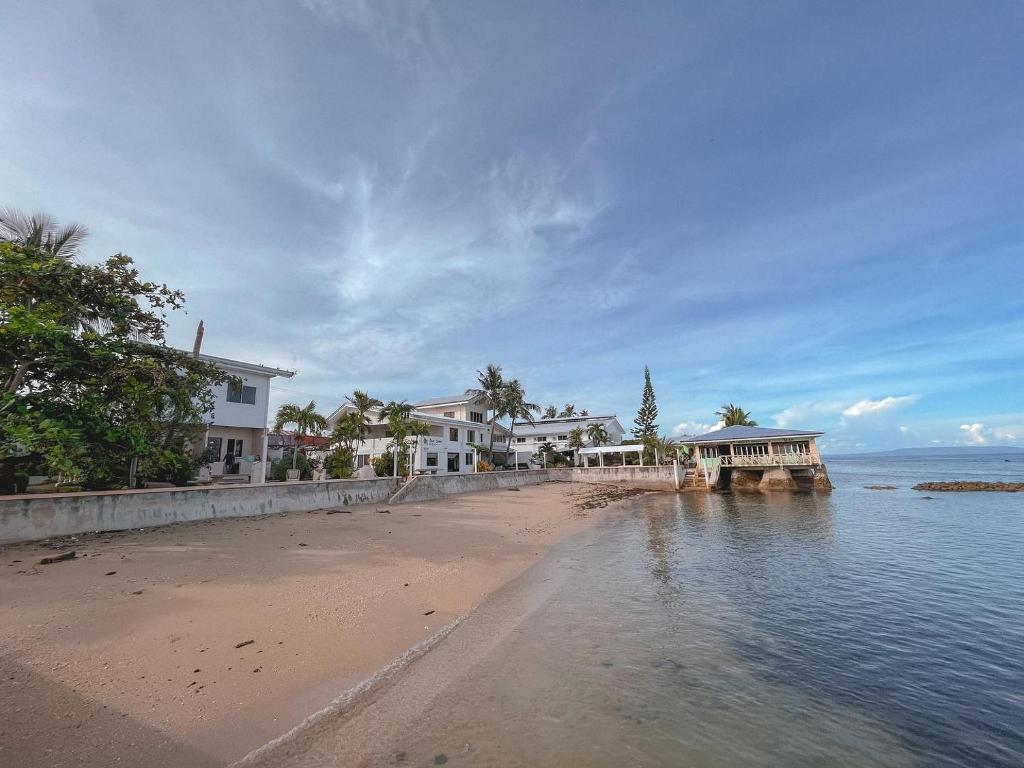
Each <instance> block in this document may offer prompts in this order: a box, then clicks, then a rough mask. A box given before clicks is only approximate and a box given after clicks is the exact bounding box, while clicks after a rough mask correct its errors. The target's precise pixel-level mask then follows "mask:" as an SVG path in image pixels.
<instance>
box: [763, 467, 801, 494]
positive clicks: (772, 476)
mask: <svg viewBox="0 0 1024 768" xmlns="http://www.w3.org/2000/svg"><path fill="white" fill-rule="evenodd" d="M758 487H759V488H760V489H761V490H762V491H795V490H796V481H795V480H793V476H792V475H791V474H790V473H789V470H788V469H787V468H786V467H769V468H768V469H766V470H765V471H764V474H763V475H761V482H760V484H759V485H758Z"/></svg>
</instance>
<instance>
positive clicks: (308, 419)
mask: <svg viewBox="0 0 1024 768" xmlns="http://www.w3.org/2000/svg"><path fill="white" fill-rule="evenodd" d="M286 424H294V425H295V430H294V431H293V432H292V434H293V435H295V438H296V439H295V443H296V445H295V449H294V450H293V451H292V469H295V468H296V466H297V464H298V460H299V446H298V442H299V440H298V438H299V437H301V436H304V435H309V434H316V435H319V434H320V433H321V432H323V431H324V430H325V429H327V419H325V418H324V417H323V416H321V415H320V414H319V413H317V411H316V402H315V401H313V400H310V401H309V405H307V406H306V407H304V408H303V407H302V406H299V405H295V403H285V404H284V405H282V406H281V407H280V408H278V409H277V417H276V418H275V420H274V431H275V432H280V431H281V430H282V429H284V427H285V425H286Z"/></svg>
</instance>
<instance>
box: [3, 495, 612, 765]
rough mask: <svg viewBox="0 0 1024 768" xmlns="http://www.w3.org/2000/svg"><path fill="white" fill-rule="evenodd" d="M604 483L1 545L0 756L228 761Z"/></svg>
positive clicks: (589, 510) (442, 619) (525, 550)
mask: <svg viewBox="0 0 1024 768" xmlns="http://www.w3.org/2000/svg"><path fill="white" fill-rule="evenodd" d="M615 495H616V491H615V489H613V488H610V487H608V486H590V485H580V484H575V485H573V484H561V483H549V484H546V485H542V486H533V487H527V488H523V489H522V490H518V491H512V490H508V491H495V492H491V493H481V494H467V495H463V496H457V497H451V498H448V499H442V500H437V501H432V502H425V503H419V504H408V505H395V506H393V507H390V508H388V507H386V506H380V505H375V506H363V507H350V508H346V509H344V510H318V511H314V512H308V513H291V514H283V515H270V516H264V517H258V518H256V517H254V518H235V519H227V520H212V521H205V522H198V523H185V524H179V525H172V526H166V527H161V528H153V529H148V530H140V531H129V532H118V533H106V534H89V535H85V536H80V537H77V539H73V540H72V539H62V540H59V541H58V540H54V541H51V542H36V543H31V544H18V545H10V546H6V547H3V548H2V550H0V646H2V649H3V650H2V653H0V665H2V669H0V674H2V680H3V685H2V686H0V707H2V708H3V711H4V712H5V718H4V723H3V724H2V725H0V729H2V730H0V763H2V764H4V765H12V766H13V765H17V766H44V765H45V766H49V767H51V768H54V767H56V766H70V765H75V766H80V765H86V766H101V765H103V766H105V765H117V764H122V765H147V766H207V765H210V766H213V765H225V764H227V763H230V762H232V761H235V760H238V759H240V758H242V757H243V756H245V755H246V754H248V753H249V752H250V751H252V750H254V749H256V748H258V747H260V746H261V745H263V744H265V743H267V742H268V741H270V740H272V739H274V738H276V737H278V736H280V735H281V734H283V733H285V732H286V731H288V730H289V729H290V728H292V727H293V726H295V725H296V724H297V723H299V722H301V721H302V720H303V718H305V717H307V716H308V715H310V714H311V713H313V712H316V711H317V710H319V709H321V708H322V707H324V706H325V705H326V704H328V703H329V702H330V701H332V700H333V699H335V698H336V697H337V696H338V695H339V694H341V693H342V692H344V691H345V690H347V689H349V688H351V687H352V686H355V685H357V684H359V683H360V682H362V681H364V680H366V679H367V678H369V677H370V676H372V675H373V674H374V672H376V671H377V670H380V669H381V668H383V667H385V666H387V665H388V664H389V663H390V662H391V661H392V660H393V659H395V658H396V657H398V656H400V655H401V654H403V653H404V652H405V651H407V650H408V649H410V648H412V647H414V646H416V645H417V644H418V643H421V642H423V641H424V640H426V639H428V638H431V637H432V636H434V635H436V634H437V633H438V632H439V631H440V630H442V629H443V628H445V627H446V626H449V625H450V624H451V623H452V622H453V621H454V620H456V619H458V618H459V617H461V616H465V615H466V614H467V613H469V612H471V611H472V610H473V608H474V607H476V606H477V605H479V604H480V602H481V601H482V600H483V599H484V598H486V597H487V596H488V595H489V594H491V593H492V592H494V591H495V590H496V589H498V588H500V587H501V586H502V585H504V584H506V583H508V582H509V581H510V580H512V579H514V578H515V577H516V576H518V575H519V574H521V573H522V572H523V571H524V570H525V569H527V568H528V567H529V566H530V565H531V564H532V563H534V562H536V561H537V560H538V559H539V558H541V557H542V556H543V555H544V554H545V552H547V551H548V549H549V548H550V547H551V546H553V545H554V544H555V543H556V542H558V541H559V540H560V539H562V538H564V537H565V536H566V535H568V534H570V533H572V532H574V531H576V530H578V529H579V528H580V527H581V526H583V525H585V524H586V521H587V520H588V519H591V518H593V517H594V516H595V514H600V509H601V507H602V506H604V505H605V504H607V503H608V501H609V500H611V499H612V498H614V496H615ZM61 547H63V549H61ZM69 549H73V550H74V551H75V552H76V557H75V558H74V559H72V560H67V561H64V562H58V563H53V564H49V565H40V564H39V562H40V560H41V559H43V558H44V557H47V556H52V555H54V554H60V552H63V551H67V550H69Z"/></svg>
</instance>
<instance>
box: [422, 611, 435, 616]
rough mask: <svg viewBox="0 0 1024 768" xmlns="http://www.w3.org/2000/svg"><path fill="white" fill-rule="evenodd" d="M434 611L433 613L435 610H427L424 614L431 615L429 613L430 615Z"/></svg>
mask: <svg viewBox="0 0 1024 768" xmlns="http://www.w3.org/2000/svg"><path fill="white" fill-rule="evenodd" d="M432 613H433V611H427V612H426V613H424V614H423V615H424V616H429V615H430V614H432Z"/></svg>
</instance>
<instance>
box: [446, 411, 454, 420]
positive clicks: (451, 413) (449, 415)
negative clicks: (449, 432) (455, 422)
mask: <svg viewBox="0 0 1024 768" xmlns="http://www.w3.org/2000/svg"><path fill="white" fill-rule="evenodd" d="M444 417H445V418H446V419H454V418H455V411H445V412H444Z"/></svg>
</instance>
